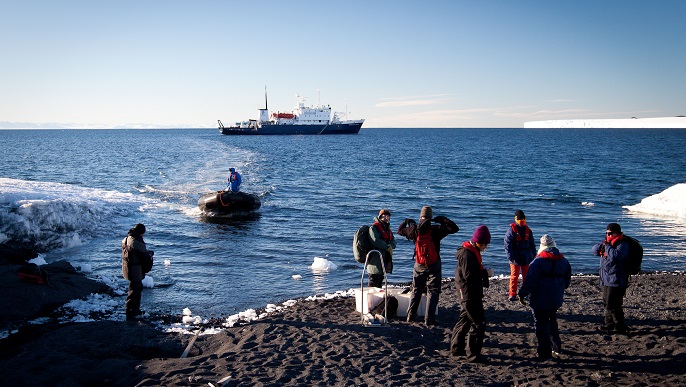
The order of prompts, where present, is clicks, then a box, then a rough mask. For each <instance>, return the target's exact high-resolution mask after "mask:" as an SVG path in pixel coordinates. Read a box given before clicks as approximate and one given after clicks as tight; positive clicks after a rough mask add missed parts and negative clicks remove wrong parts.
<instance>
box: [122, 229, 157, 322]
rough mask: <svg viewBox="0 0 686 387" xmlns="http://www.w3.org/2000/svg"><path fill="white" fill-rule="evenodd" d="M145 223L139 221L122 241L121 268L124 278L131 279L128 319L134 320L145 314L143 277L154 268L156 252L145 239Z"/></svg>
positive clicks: (127, 300) (127, 301) (127, 303)
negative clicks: (142, 295) (148, 245)
mask: <svg viewBox="0 0 686 387" xmlns="http://www.w3.org/2000/svg"><path fill="white" fill-rule="evenodd" d="M144 234H145V225H144V224H143V223H138V224H136V225H135V226H133V228H131V229H130V230H129V233H128V235H127V236H126V237H125V238H124V239H123V240H122V241H121V269H122V275H123V276H124V279H126V280H128V281H129V292H128V294H127V296H126V320H134V319H135V318H136V317H137V316H140V315H142V314H144V313H145V312H143V311H142V310H141V294H142V292H143V278H145V274H146V273H148V272H149V271H150V269H151V268H152V261H153V260H152V257H153V255H154V254H155V253H154V252H153V251H152V250H148V249H147V248H146V246H145V241H143V235H144Z"/></svg>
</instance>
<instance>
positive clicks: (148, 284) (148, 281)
mask: <svg viewBox="0 0 686 387" xmlns="http://www.w3.org/2000/svg"><path fill="white" fill-rule="evenodd" d="M143 287H144V288H154V287H155V281H154V280H153V279H152V277H151V276H149V275H148V274H146V275H145V278H143Z"/></svg>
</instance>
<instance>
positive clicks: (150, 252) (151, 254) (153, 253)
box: [148, 250, 155, 258]
mask: <svg viewBox="0 0 686 387" xmlns="http://www.w3.org/2000/svg"><path fill="white" fill-rule="evenodd" d="M148 254H149V255H150V258H152V256H153V255H155V252H154V251H152V250H148Z"/></svg>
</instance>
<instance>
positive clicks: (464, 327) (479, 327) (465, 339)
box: [450, 224, 491, 363]
mask: <svg viewBox="0 0 686 387" xmlns="http://www.w3.org/2000/svg"><path fill="white" fill-rule="evenodd" d="M489 243H491V233H490V231H489V230H488V227H486V225H483V224H482V225H481V226H479V227H477V228H476V230H475V231H474V235H472V239H470V240H468V241H466V242H464V243H462V247H460V248H459V249H458V250H457V254H456V257H457V267H456V268H455V286H456V287H457V297H458V299H459V301H460V319H459V320H458V322H457V324H455V327H454V328H453V334H452V338H451V340H450V353H451V354H452V355H453V356H468V357H467V361H468V362H470V363H486V362H487V361H488V359H487V358H486V357H485V356H483V355H481V349H482V347H483V344H484V336H485V334H486V316H485V314H484V303H483V298H484V290H483V288H487V287H488V277H489V273H488V271H487V270H486V269H485V268H484V265H483V262H482V260H481V254H482V253H483V252H484V251H485V250H486V248H487V247H488V244H489ZM467 348H468V349H469V353H467V351H466V349H467Z"/></svg>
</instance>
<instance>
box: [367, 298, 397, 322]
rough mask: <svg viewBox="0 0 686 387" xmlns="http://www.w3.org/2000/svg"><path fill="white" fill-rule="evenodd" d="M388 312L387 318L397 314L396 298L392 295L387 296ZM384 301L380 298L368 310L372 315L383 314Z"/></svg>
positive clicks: (384, 310)
mask: <svg viewBox="0 0 686 387" xmlns="http://www.w3.org/2000/svg"><path fill="white" fill-rule="evenodd" d="M387 301H388V314H387V315H386V316H387V318H388V319H391V318H393V317H395V316H396V315H397V314H398V299H397V298H395V297H393V296H388V300H387ZM385 306H386V302H385V301H384V300H383V299H382V300H381V302H379V303H378V304H377V305H376V306H375V307H373V308H372V309H371V310H370V311H369V312H370V313H371V314H372V315H375V314H380V315H382V316H383V315H384V312H386V309H385Z"/></svg>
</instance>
